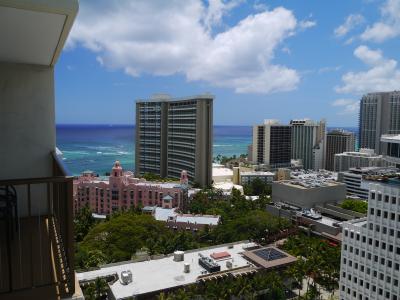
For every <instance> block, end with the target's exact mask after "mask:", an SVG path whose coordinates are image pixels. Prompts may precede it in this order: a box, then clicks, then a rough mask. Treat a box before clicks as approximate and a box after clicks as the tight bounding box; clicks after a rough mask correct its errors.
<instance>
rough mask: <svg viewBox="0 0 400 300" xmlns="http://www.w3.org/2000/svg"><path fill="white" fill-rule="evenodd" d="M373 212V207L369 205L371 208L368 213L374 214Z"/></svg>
mask: <svg viewBox="0 0 400 300" xmlns="http://www.w3.org/2000/svg"><path fill="white" fill-rule="evenodd" d="M374 212H375V210H374V208H372V207H371V208H370V209H369V213H370V215H372V216H373V215H374Z"/></svg>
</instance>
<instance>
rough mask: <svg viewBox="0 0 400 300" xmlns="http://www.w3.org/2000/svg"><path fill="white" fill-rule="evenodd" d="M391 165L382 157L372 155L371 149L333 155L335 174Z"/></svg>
mask: <svg viewBox="0 0 400 300" xmlns="http://www.w3.org/2000/svg"><path fill="white" fill-rule="evenodd" d="M391 165H393V164H392V163H390V162H388V161H386V160H385V159H384V158H383V156H382V155H377V154H375V153H374V150H373V149H360V151H359V152H354V151H353V152H343V153H338V154H335V156H334V168H333V170H334V171H335V172H344V171H348V170H349V169H351V168H365V167H387V166H391Z"/></svg>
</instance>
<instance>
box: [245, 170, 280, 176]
mask: <svg viewBox="0 0 400 300" xmlns="http://www.w3.org/2000/svg"><path fill="white" fill-rule="evenodd" d="M240 176H275V173H273V172H263V171H245V172H240Z"/></svg>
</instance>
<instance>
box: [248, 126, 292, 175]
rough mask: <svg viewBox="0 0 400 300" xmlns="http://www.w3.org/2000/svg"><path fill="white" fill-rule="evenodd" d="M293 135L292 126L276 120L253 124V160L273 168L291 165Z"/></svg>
mask: <svg viewBox="0 0 400 300" xmlns="http://www.w3.org/2000/svg"><path fill="white" fill-rule="evenodd" d="M291 135H292V133H291V127H290V126H289V125H281V124H279V122H278V121H276V120H265V121H264V123H263V124H261V125H255V126H253V147H252V155H251V157H252V160H253V162H254V163H257V164H264V165H266V166H268V167H269V168H271V169H276V168H282V167H289V166H290V156H291V144H292V142H291Z"/></svg>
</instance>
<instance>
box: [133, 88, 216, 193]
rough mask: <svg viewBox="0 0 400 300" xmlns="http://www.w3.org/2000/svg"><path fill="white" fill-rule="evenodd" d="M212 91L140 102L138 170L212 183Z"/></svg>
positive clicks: (137, 117) (138, 102)
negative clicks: (203, 93) (183, 174)
mask: <svg viewBox="0 0 400 300" xmlns="http://www.w3.org/2000/svg"><path fill="white" fill-rule="evenodd" d="M213 99H214V97H213V96H212V95H208V94H207V95H199V96H193V97H186V98H179V99H173V98H171V97H169V96H168V95H156V96H154V97H153V98H151V99H149V100H138V101H137V102H136V149H135V150H136V151H135V166H136V174H137V175H143V174H144V173H154V174H157V175H159V176H161V177H171V178H180V176H181V172H182V170H186V171H187V174H188V177H189V181H190V182H191V183H198V184H200V185H201V186H208V185H210V184H211V180H212V174H211V172H212V141H213V140H212V139H213Z"/></svg>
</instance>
